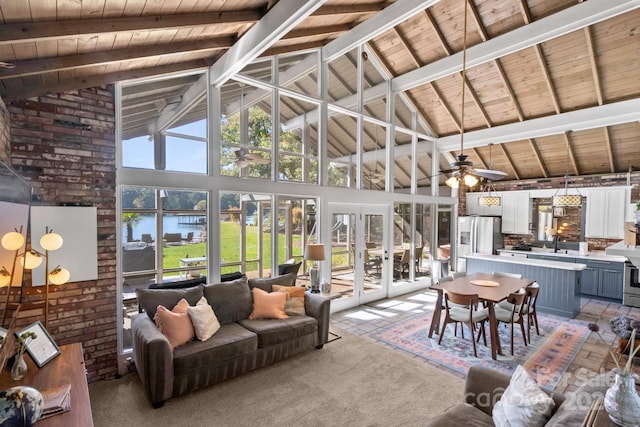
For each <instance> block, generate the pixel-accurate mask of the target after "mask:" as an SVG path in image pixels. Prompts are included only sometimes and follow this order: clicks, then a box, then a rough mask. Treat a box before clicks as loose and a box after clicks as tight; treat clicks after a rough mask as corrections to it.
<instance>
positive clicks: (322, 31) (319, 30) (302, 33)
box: [280, 24, 353, 40]
mask: <svg viewBox="0 0 640 427" xmlns="http://www.w3.org/2000/svg"><path fill="white" fill-rule="evenodd" d="M351 28H353V26H352V25H351V24H337V25H324V26H321V27H309V28H305V29H302V30H293V31H289V32H288V33H287V34H285V35H284V36H283V37H282V38H281V39H280V40H290V39H298V38H302V37H312V36H324V35H327V34H334V33H346V32H347V31H349V30H350V29H351Z"/></svg>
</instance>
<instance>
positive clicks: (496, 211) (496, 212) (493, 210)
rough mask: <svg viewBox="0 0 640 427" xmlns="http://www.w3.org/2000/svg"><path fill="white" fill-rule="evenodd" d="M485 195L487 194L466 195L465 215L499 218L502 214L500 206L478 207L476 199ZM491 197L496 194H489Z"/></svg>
mask: <svg viewBox="0 0 640 427" xmlns="http://www.w3.org/2000/svg"><path fill="white" fill-rule="evenodd" d="M487 195H489V193H467V215H483V216H500V215H501V214H502V206H480V205H478V199H479V198H480V197H481V196H487ZM491 195H492V196H493V195H497V194H496V193H491Z"/></svg>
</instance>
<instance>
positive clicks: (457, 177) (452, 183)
mask: <svg viewBox="0 0 640 427" xmlns="http://www.w3.org/2000/svg"><path fill="white" fill-rule="evenodd" d="M463 3H464V25H463V27H464V35H463V38H462V93H461V96H462V107H461V112H460V154H459V155H458V156H457V161H455V162H453V163H451V167H452V169H458V170H456V171H454V173H453V175H452V176H451V177H450V178H448V179H447V180H446V181H445V183H446V184H447V185H448V186H449V187H451V188H458V187H460V181H462V182H464V184H465V185H467V186H468V187H473V186H474V185H476V184H477V183H478V178H476V177H475V176H473V175H471V174H470V173H468V172H467V169H471V167H472V166H473V163H471V162H470V161H468V160H467V157H468V156H465V154H464V93H465V87H464V86H465V82H466V80H467V0H463Z"/></svg>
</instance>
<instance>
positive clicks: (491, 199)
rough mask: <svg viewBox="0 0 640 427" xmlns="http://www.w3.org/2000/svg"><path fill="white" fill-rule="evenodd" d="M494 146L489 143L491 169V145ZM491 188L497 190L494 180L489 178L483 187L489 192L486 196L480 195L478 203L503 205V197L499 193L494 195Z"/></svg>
mask: <svg viewBox="0 0 640 427" xmlns="http://www.w3.org/2000/svg"><path fill="white" fill-rule="evenodd" d="M492 146H493V144H489V169H491V164H492V161H491V160H492V159H491V147H492ZM491 190H493V191H495V188H493V181H492V180H490V179H488V180H487V184H486V185H485V188H484V189H483V191H484V192H486V191H488V192H489V194H488V195H486V196H480V197H479V198H478V205H479V206H500V205H502V197H500V196H498V195H497V194H495V195H492V194H491Z"/></svg>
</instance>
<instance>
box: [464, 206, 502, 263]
mask: <svg viewBox="0 0 640 427" xmlns="http://www.w3.org/2000/svg"><path fill="white" fill-rule="evenodd" d="M501 220H502V218H500V217H497V216H461V217H458V231H457V240H456V242H457V246H456V249H457V250H456V257H457V263H456V266H457V269H456V271H466V265H467V262H466V261H467V260H466V256H467V255H471V254H474V253H479V254H488V255H492V254H497V250H498V249H501V248H503V247H504V238H503V236H502V232H501V227H502V224H501Z"/></svg>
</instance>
